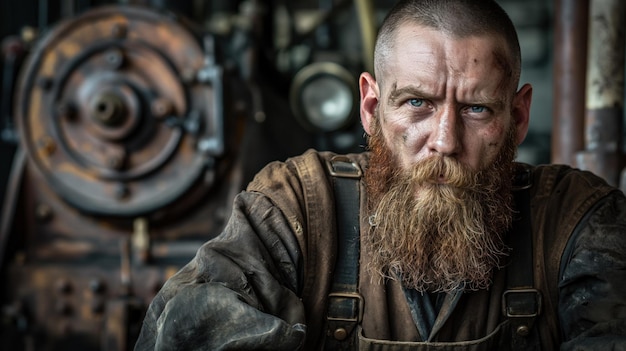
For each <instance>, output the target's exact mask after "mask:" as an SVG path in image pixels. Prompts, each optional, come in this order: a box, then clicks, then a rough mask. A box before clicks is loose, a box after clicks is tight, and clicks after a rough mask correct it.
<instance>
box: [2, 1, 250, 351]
mask: <svg viewBox="0 0 626 351" xmlns="http://www.w3.org/2000/svg"><path fill="white" fill-rule="evenodd" d="M215 45H216V43H215V42H213V40H212V38H211V37H210V36H206V35H204V34H202V33H200V32H198V31H196V30H195V28H193V27H191V26H189V25H188V24H186V23H185V22H184V21H183V20H181V19H180V18H177V17H175V16H170V15H167V14H164V13H162V12H156V11H153V10H149V9H147V8H135V7H127V6H113V7H103V8H98V9H95V10H92V11H89V12H87V13H85V14H83V15H81V16H79V17H77V18H73V19H68V20H66V21H64V22H62V23H60V24H59V25H58V26H56V27H54V28H53V29H52V30H51V31H50V32H49V33H48V34H47V35H46V36H44V37H43V38H41V40H40V41H39V42H38V43H37V45H36V46H35V47H34V49H33V51H32V52H31V54H30V55H29V57H28V59H27V61H26V64H25V66H24V68H23V70H22V72H21V73H22V74H21V79H20V81H19V86H18V97H17V100H16V101H17V107H16V108H17V110H16V114H17V116H16V121H17V125H18V127H19V128H18V130H19V135H20V145H21V148H20V150H21V153H20V155H25V157H21V158H19V159H20V160H22V162H21V164H20V165H19V168H18V167H15V169H14V172H13V174H12V175H11V179H10V184H12V185H15V188H14V189H11V192H10V193H9V197H10V201H8V202H5V208H4V213H3V216H2V219H3V223H2V225H1V226H0V228H1V229H2V231H1V233H0V234H1V237H0V239H2V240H0V244H2V247H0V249H1V250H2V252H1V254H2V255H4V256H0V257H1V258H3V260H2V262H0V263H2V264H3V266H2V274H3V277H2V280H3V281H5V282H10V283H9V284H2V286H1V288H0V290H1V291H0V296H2V298H3V300H2V326H1V327H0V329H2V330H0V342H2V343H3V347H4V346H7V347H8V349H10V350H81V351H87V350H111V351H113V350H131V349H132V344H133V343H134V340H135V337H136V334H137V333H138V331H139V327H140V323H141V321H142V318H143V313H144V312H145V308H146V307H147V305H148V304H149V302H150V301H151V300H152V298H153V296H154V294H155V293H156V292H157V291H158V289H159V288H160V287H161V284H163V282H165V280H166V279H167V278H168V277H169V276H171V275H172V274H174V273H175V272H176V271H177V270H178V269H179V268H180V267H182V265H184V264H185V263H187V262H188V261H189V260H190V259H191V257H193V255H194V254H195V251H196V250H197V248H198V247H199V246H200V244H201V243H203V242H204V241H206V240H207V239H209V238H210V237H211V236H214V235H216V234H217V233H218V232H219V231H220V230H221V228H223V226H224V224H225V221H226V219H227V218H226V216H227V214H228V213H230V210H229V207H230V203H231V201H232V198H233V196H234V194H235V193H237V192H238V191H240V190H241V189H242V188H243V186H244V184H242V176H241V169H240V166H241V165H240V164H239V158H238V157H237V153H238V145H240V144H241V137H242V133H243V128H244V125H243V120H244V117H246V113H247V111H246V109H245V106H247V105H248V102H247V101H246V99H247V95H246V94H245V89H244V87H245V86H244V85H241V84H240V83H238V80H237V79H235V78H234V77H231V76H229V73H228V72H227V71H226V70H225V69H224V68H223V67H222V66H221V65H220V61H219V56H218V54H217V52H216V48H215ZM225 101H228V103H225ZM234 106H238V107H239V108H235V107H234ZM6 205H8V206H6ZM7 214H8V215H10V216H9V217H7ZM13 214H19V215H16V216H13Z"/></svg>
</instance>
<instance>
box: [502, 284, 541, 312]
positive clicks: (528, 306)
mask: <svg viewBox="0 0 626 351" xmlns="http://www.w3.org/2000/svg"><path fill="white" fill-rule="evenodd" d="M541 307H542V298H541V292H540V291H539V290H537V289H509V290H506V291H505V292H504V293H503V294H502V313H503V314H504V315H505V316H507V317H513V318H534V317H537V316H538V315H539V314H540V313H541Z"/></svg>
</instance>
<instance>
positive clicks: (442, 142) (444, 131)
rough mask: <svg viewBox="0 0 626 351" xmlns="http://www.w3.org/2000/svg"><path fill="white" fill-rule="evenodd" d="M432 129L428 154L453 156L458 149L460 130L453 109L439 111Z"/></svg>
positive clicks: (460, 127)
mask: <svg viewBox="0 0 626 351" xmlns="http://www.w3.org/2000/svg"><path fill="white" fill-rule="evenodd" d="M433 127H434V130H433V131H432V132H431V135H430V139H429V145H428V147H429V149H430V152H431V153H438V154H440V155H442V156H455V155H456V154H457V153H458V152H459V149H460V145H461V136H460V131H461V129H462V126H459V119H458V116H457V114H456V112H455V111H454V110H453V109H446V110H444V111H441V113H440V114H439V116H438V118H437V119H436V120H435V124H434V126H433Z"/></svg>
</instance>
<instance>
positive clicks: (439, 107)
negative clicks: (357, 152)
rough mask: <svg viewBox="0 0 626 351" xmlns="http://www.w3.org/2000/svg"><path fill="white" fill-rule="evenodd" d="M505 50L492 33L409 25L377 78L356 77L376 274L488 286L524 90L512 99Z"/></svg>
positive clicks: (432, 286) (409, 281)
mask: <svg viewBox="0 0 626 351" xmlns="http://www.w3.org/2000/svg"><path fill="white" fill-rule="evenodd" d="M502 47H503V46H502ZM504 53H505V51H503V50H502V49H501V46H500V45H499V43H498V42H497V41H496V40H493V39H489V38H488V37H469V38H464V39H453V38H450V37H448V36H446V35H444V34H441V33H438V32H435V31H433V30H431V29H427V28H423V27H419V26H405V27H404V29H401V30H400V31H399V33H398V34H397V38H396V44H395V50H394V52H392V53H391V55H389V57H388V62H387V63H386V65H385V68H384V69H383V73H384V74H383V77H382V80H381V81H379V83H378V84H377V83H375V81H374V80H373V78H372V77H371V76H368V75H367V74H364V75H362V77H361V81H360V82H361V93H362V100H361V114H362V120H363V125H364V127H365V130H366V131H367V132H368V134H369V135H370V139H369V142H370V145H369V146H370V148H371V151H372V157H371V161H370V165H369V168H368V169H367V171H366V175H365V180H366V183H367V187H368V196H369V201H370V210H371V211H372V214H373V222H372V223H373V225H372V227H371V228H370V236H369V243H370V244H371V250H372V251H371V252H370V254H371V255H370V257H371V262H370V264H371V267H370V268H373V271H374V273H375V274H376V275H379V276H390V277H395V278H399V279H401V280H402V282H403V284H404V285H405V286H407V287H412V288H415V289H418V290H431V291H433V290H434V291H448V290H451V289H455V288H458V287H459V286H465V287H466V288H475V289H480V288H485V287H487V286H488V285H489V282H490V279H491V274H492V272H493V269H494V268H495V267H497V266H498V265H499V264H500V258H501V257H502V256H503V255H504V253H505V251H504V245H503V241H502V239H503V238H502V235H503V233H504V232H506V229H507V228H508V226H509V225H510V223H511V218H512V217H511V207H510V206H511V191H510V189H511V178H512V173H511V172H512V161H513V158H514V155H515V149H516V146H517V144H518V143H519V142H521V140H522V139H523V137H524V135H525V133H526V129H527V122H528V110H529V106H530V95H531V88H530V86H524V87H523V88H522V89H520V91H519V92H518V93H517V94H515V96H514V97H513V94H512V87H511V84H512V83H511V79H512V78H511V77H510V73H507V72H510V69H507V67H508V66H507V64H506V62H507V61H506V55H505V54H504ZM379 73H380V72H379ZM379 84H380V85H383V86H382V87H380V86H379Z"/></svg>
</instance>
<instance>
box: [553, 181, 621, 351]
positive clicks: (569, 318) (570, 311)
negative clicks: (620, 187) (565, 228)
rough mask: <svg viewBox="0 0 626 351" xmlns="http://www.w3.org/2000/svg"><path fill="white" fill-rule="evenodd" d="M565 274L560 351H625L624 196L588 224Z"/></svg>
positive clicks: (574, 243)
mask: <svg viewBox="0 0 626 351" xmlns="http://www.w3.org/2000/svg"><path fill="white" fill-rule="evenodd" d="M561 272H562V275H561V278H562V279H561V283H560V284H559V315H560V320H561V329H562V332H563V338H564V343H563V344H562V345H561V350H580V351H582V350H626V199H625V198H624V195H623V194H622V193H621V192H614V193H612V194H611V195H609V196H608V197H606V198H605V199H603V200H602V202H600V203H599V204H598V205H597V206H595V207H594V208H593V209H592V212H591V213H589V214H588V215H587V216H586V217H585V218H583V221H582V222H581V223H580V224H579V226H578V229H577V232H576V233H575V234H574V236H573V237H572V238H571V242H570V243H569V244H568V247H567V248H566V252H565V254H564V257H563V262H562V266H561Z"/></svg>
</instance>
